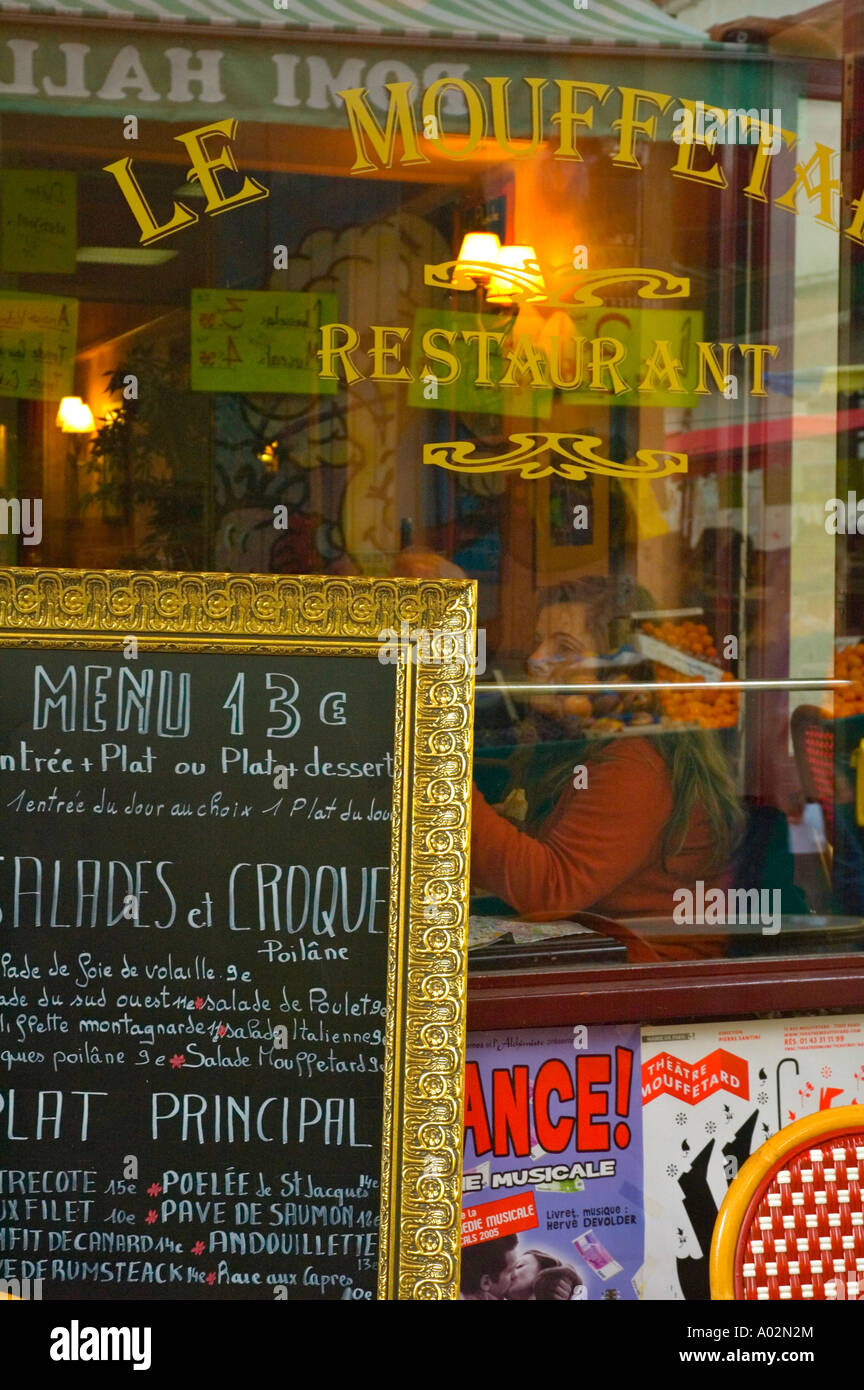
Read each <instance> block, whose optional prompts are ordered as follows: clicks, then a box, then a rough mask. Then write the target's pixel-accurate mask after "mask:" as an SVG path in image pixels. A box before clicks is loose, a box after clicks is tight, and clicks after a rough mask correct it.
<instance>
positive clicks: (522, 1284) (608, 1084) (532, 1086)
mask: <svg viewBox="0 0 864 1390" xmlns="http://www.w3.org/2000/svg"><path fill="white" fill-rule="evenodd" d="M639 1065H640V1058H639V1029H638V1027H634V1026H631V1025H621V1026H615V1027H599V1026H598V1027H594V1026H590V1027H588V1026H582V1025H578V1026H575V1027H571V1028H542V1029H525V1030H517V1031H514V1032H512V1033H508V1034H506V1035H502V1034H494V1033H474V1034H469V1037H468V1049H467V1063H466V1077H465V1081H466V1088H465V1090H466V1094H465V1160H464V1169H463V1184H462V1286H461V1297H462V1298H463V1299H466V1300H474V1299H477V1300H480V1299H498V1300H506V1301H510V1302H524V1301H528V1300H536V1301H546V1300H549V1301H553V1300H567V1301H571V1302H578V1301H582V1300H599V1299H607V1300H612V1299H629V1300H633V1299H635V1298H637V1297H638V1276H639V1271H640V1269H641V1266H642V1261H643V1219H642V1132H641V1107H640V1104H639Z"/></svg>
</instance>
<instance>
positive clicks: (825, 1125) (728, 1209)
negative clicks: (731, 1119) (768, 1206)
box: [710, 1105, 864, 1302]
mask: <svg viewBox="0 0 864 1390" xmlns="http://www.w3.org/2000/svg"><path fill="white" fill-rule="evenodd" d="M856 1130H857V1131H858V1132H859V1133H860V1134H862V1135H864V1105H838V1107H837V1109H836V1110H817V1112H816V1114H815V1115H805V1116H804V1118H803V1119H801V1120H796V1121H795V1122H794V1124H791V1125H786V1126H785V1127H784V1128H783V1129H781V1130H779V1131H778V1132H777V1134H775V1135H773V1136H772V1137H771V1138H770V1139H766V1141H765V1143H764V1144H763V1145H762V1147H761V1148H759V1149H757V1150H756V1152H755V1153H754V1154H751V1155H750V1157H749V1158H748V1160H747V1162H746V1163H745V1164H744V1167H743V1168H742V1169H741V1171H740V1173H739V1174H738V1176H737V1177H736V1178H734V1179H733V1181H732V1182H731V1184H730V1186H729V1191H728V1192H727V1193H726V1196H725V1197H724V1199H723V1205H722V1206H721V1208H720V1210H719V1212H718V1213H717V1221H716V1223H715V1226H714V1235H713V1236H712V1238H711V1258H710V1280H711V1298H712V1300H713V1301H719V1302H722V1301H727V1302H728V1301H730V1300H731V1301H733V1302H734V1300H735V1252H736V1251H737V1249H738V1242H739V1240H740V1237H741V1227H742V1225H743V1222H744V1218H745V1217H746V1215H747V1212H748V1210H749V1207H750V1203H751V1202H752V1200H753V1197H754V1196H755V1194H756V1193H757V1192H758V1191H759V1188H760V1187H761V1186H762V1184H763V1183H764V1182H765V1179H766V1178H767V1177H768V1174H769V1173H770V1172H771V1171H772V1169H774V1168H777V1167H779V1166H780V1163H781V1162H782V1160H783V1159H785V1158H786V1157H787V1156H788V1155H789V1154H791V1153H794V1152H796V1151H797V1150H799V1149H802V1148H804V1147H805V1145H806V1144H808V1143H812V1142H813V1141H814V1140H825V1139H828V1138H830V1137H831V1136H833V1137H834V1138H839V1137H840V1135H843V1134H849V1133H851V1132H854V1131H856Z"/></svg>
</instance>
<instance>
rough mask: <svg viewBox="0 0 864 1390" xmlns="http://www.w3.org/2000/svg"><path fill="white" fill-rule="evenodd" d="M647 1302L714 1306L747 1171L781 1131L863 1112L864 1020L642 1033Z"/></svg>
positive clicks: (733, 1025) (652, 1029) (712, 1025)
mask: <svg viewBox="0 0 864 1390" xmlns="http://www.w3.org/2000/svg"><path fill="white" fill-rule="evenodd" d="M641 1088H642V1112H643V1114H642V1128H643V1142H644V1153H645V1250H646V1256H645V1268H644V1278H643V1293H642V1296H643V1297H644V1298H646V1299H687V1300H695V1301H700V1300H706V1301H707V1300H708V1298H709V1282H708V1257H709V1253H710V1249H711V1235H712V1232H713V1230H714V1222H715V1220H716V1218H717V1212H718V1210H719V1208H720V1204H721V1203H722V1201H723V1198H724V1196H725V1195H726V1190H727V1188H728V1186H729V1184H730V1183H731V1181H732V1179H733V1178H734V1177H735V1175H736V1174H737V1172H738V1170H739V1169H740V1168H741V1166H742V1165H743V1164H744V1163H745V1162H746V1160H747V1159H748V1158H749V1157H750V1155H751V1153H754V1152H755V1151H756V1149H758V1148H759V1147H760V1145H761V1144H764V1142H765V1140H766V1139H768V1138H769V1137H770V1136H771V1135H772V1134H776V1133H777V1130H778V1129H781V1128H782V1127H783V1126H784V1125H788V1124H791V1123H792V1121H793V1120H799V1119H801V1117H802V1116H803V1115H811V1114H813V1112H814V1111H816V1110H826V1109H828V1108H829V1107H830V1106H837V1105H855V1104H858V1103H864V1016H853V1017H850V1016H843V1017H840V1016H837V1017H831V1016H822V1017H819V1018H790V1019H783V1018H776V1019H760V1020H758V1021H757V1022H749V1021H748V1022H743V1023H736V1022H731V1023H700V1024H688V1025H682V1026H678V1027H676V1026H675V1025H674V1024H673V1025H671V1026H669V1027H663V1026H659V1025H658V1026H655V1027H650V1028H644V1029H643V1030H642V1064H641Z"/></svg>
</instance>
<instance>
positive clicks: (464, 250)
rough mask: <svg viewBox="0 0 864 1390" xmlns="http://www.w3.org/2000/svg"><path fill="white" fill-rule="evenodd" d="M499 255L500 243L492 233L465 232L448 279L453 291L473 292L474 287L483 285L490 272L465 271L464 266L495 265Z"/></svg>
mask: <svg viewBox="0 0 864 1390" xmlns="http://www.w3.org/2000/svg"><path fill="white" fill-rule="evenodd" d="M500 254H501V242H500V240H499V239H498V237H497V236H496V234H495V233H494V232H467V233H466V235H465V236H464V237H463V238H462V246H461V249H460V251H459V255H458V257H457V260H456V265H455V266H454V268H453V274H452V275H451V277H450V284H451V285H452V287H453V289H454V290H473V289H474V287H475V285H481V284H485V282H486V281H487V280H488V279H489V276H490V275H491V273H492V272H491V271H490V270H484V271H480V270H467V269H465V267H466V266H469V265H470V266H476V265H477V264H478V263H479V264H482V265H497V264H498V259H499V256H500Z"/></svg>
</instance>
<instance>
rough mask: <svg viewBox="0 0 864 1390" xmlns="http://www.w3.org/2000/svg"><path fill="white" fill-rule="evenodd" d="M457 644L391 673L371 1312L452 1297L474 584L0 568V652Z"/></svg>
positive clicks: (319, 651)
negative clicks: (392, 1303)
mask: <svg viewBox="0 0 864 1390" xmlns="http://www.w3.org/2000/svg"><path fill="white" fill-rule="evenodd" d="M403 623H407V624H408V625H409V628H410V629H411V630H414V629H418V628H419V629H423V630H425V631H427V632H429V631H450V632H453V633H458V634H462V642H461V644H460V646H461V650H460V651H457V652H456V653H455V654H448V659H447V661H446V664H436V665H433V664H430V662H429V661H428V660H424V653H423V651H422V646H421V648H420V650H419V652H417V654H416V659H415V660H404V659H403V660H401V661H400V662H399V663H398V665H397V670H396V681H397V686H396V725H395V730H394V790H393V819H392V841H391V855H392V865H393V873H392V875H391V897H390V911H389V939H388V965H387V1045H386V1055H385V1072H384V1127H383V1132H382V1181H381V1230H380V1253H379V1267H378V1297H379V1299H402V1300H405V1299H412V1300H413V1299H427V1300H428V1299H455V1298H456V1297H457V1294H458V1280H459V1251H460V1211H461V1172H462V1098H463V1073H464V1054H465V941H466V935H467V914H468V867H469V843H470V806H471V796H470V793H471V755H472V738H473V725H472V712H473V704H474V667H473V661H472V659H470V658H471V654H473V650H474V632H475V623H476V585H475V584H474V583H473V582H469V581H467V580H454V579H446V580H414V579H355V578H330V577H325V576H317V575H310V576H305V575H303V576H276V575H239V574H188V573H184V574H172V573H166V572H145V571H125V570H36V569H32V570H28V569H4V570H0V650H2V647H3V646H31V647H32V646H43V645H44V646H52V645H56V646H65V647H71V648H82V647H94V648H100V647H101V648H110V647H112V646H114V645H115V644H117V643H118V642H120V643H122V642H123V640H124V639H126V638H128V637H133V636H134V637H135V638H136V639H137V640H138V642H139V645H140V646H141V647H143V648H145V649H146V648H148V647H149V648H151V649H160V648H161V649H163V650H182V649H190V650H192V649H198V650H205V651H219V650H228V649H229V648H230V650H232V651H238V650H239V651H249V652H255V651H260V650H266V649H269V648H270V646H271V644H276V645H278V647H279V648H280V649H282V650H293V651H296V652H297V653H298V654H304V655H326V654H328V653H331V654H333V655H337V654H338V655H340V656H356V657H358V658H359V659H367V660H368V659H373V660H374V659H376V658H377V654H378V652H379V650H380V647H381V641H380V638H379V634H380V633H381V632H382V631H383V630H384V629H387V628H389V629H393V630H395V631H396V632H400V631H401V630H402V629H401V625H402V624H403Z"/></svg>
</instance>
